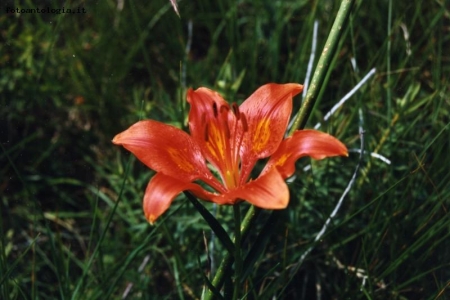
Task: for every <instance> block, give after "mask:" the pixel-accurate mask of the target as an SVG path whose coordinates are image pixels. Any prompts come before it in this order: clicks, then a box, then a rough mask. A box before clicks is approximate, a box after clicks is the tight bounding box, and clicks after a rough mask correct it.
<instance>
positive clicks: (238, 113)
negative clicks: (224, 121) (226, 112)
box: [231, 102, 241, 121]
mask: <svg viewBox="0 0 450 300" xmlns="http://www.w3.org/2000/svg"><path fill="white" fill-rule="evenodd" d="M231 108H232V109H233V113H234V115H235V116H236V119H237V120H238V121H239V119H240V118H241V113H240V111H239V106H238V105H237V104H236V102H233V104H231Z"/></svg>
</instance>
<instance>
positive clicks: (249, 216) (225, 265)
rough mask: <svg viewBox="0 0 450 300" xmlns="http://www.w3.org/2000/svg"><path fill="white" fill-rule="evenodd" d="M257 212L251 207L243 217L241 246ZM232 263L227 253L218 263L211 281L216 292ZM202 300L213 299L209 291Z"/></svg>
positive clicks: (229, 254)
mask: <svg viewBox="0 0 450 300" xmlns="http://www.w3.org/2000/svg"><path fill="white" fill-rule="evenodd" d="M259 211H260V209H258V208H255V207H254V206H251V207H250V208H249V210H248V211H247V213H246V214H245V217H244V219H243V220H242V222H241V229H240V231H241V245H242V241H244V240H245V238H246V237H247V234H248V232H249V230H250V228H251V226H252V224H253V221H254V220H255V219H256V217H257V216H258V213H259ZM234 242H235V243H236V240H234ZM233 262H234V257H233V254H231V253H230V252H227V253H226V254H225V257H224V258H223V259H222V262H221V263H220V266H219V268H218V269H217V273H216V275H215V276H214V279H213V281H212V284H213V286H215V287H216V288H217V289H218V290H220V289H221V288H222V285H223V283H224V281H225V276H229V271H230V268H231V265H232V264H233ZM203 299H204V300H211V299H214V294H213V293H212V292H211V291H208V292H207V293H206V295H205V297H204V298H203Z"/></svg>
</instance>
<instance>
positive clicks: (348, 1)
mask: <svg viewBox="0 0 450 300" xmlns="http://www.w3.org/2000/svg"><path fill="white" fill-rule="evenodd" d="M354 2H355V0H342V2H341V6H340V7H339V11H338V13H337V15H336V19H335V20H334V24H333V27H332V28H331V32H330V34H329V36H328V39H327V41H326V43H325V46H324V47H323V51H322V54H321V55H320V58H319V62H318V63H317V67H316V69H315V71H314V75H313V78H312V80H311V84H310V86H309V89H308V91H307V93H306V97H305V101H304V102H303V104H302V107H301V108H300V111H299V113H298V114H297V117H296V118H295V121H294V125H293V126H292V128H291V131H290V132H289V135H292V134H293V133H294V131H296V130H297V129H303V128H305V125H306V121H308V117H309V115H310V114H311V111H312V108H313V107H314V104H315V102H316V100H317V96H318V95H319V92H320V88H321V87H322V83H323V81H324V78H325V76H326V74H327V72H328V68H329V66H330V63H331V60H332V59H333V56H334V54H335V52H336V48H337V45H338V42H339V38H340V36H341V33H342V31H343V29H344V28H345V27H344V24H345V22H346V20H347V19H348V16H349V15H350V11H351V8H352V6H353V3H354Z"/></svg>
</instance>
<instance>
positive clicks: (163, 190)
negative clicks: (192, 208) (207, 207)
mask: <svg viewBox="0 0 450 300" xmlns="http://www.w3.org/2000/svg"><path fill="white" fill-rule="evenodd" d="M186 190H189V191H191V192H193V193H194V194H195V195H196V196H197V197H199V198H202V199H205V200H206V199H209V198H211V197H212V196H214V195H215V194H212V193H209V192H207V191H205V190H204V189H203V188H202V187H200V186H199V185H197V184H195V183H191V182H186V181H182V180H179V179H177V178H174V177H172V176H167V175H165V174H163V173H156V174H155V175H154V176H153V177H152V179H151V180H150V182H149V183H148V185H147V189H146V190H145V195H144V202H143V207H144V214H145V218H146V219H147V220H148V221H149V222H150V223H151V224H153V223H154V222H155V221H156V219H158V218H159V216H161V215H162V214H163V213H164V212H165V211H166V210H167V209H168V208H169V206H170V204H171V203H172V201H173V199H175V197H176V196H177V195H178V194H180V193H181V192H182V191H186ZM219 204H223V203H219Z"/></svg>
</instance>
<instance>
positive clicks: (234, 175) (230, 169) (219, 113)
mask: <svg viewBox="0 0 450 300" xmlns="http://www.w3.org/2000/svg"><path fill="white" fill-rule="evenodd" d="M205 119H206V117H205ZM247 131H248V125H247V119H246V117H245V115H244V114H243V113H241V112H240V111H239V107H238V106H237V105H236V103H233V104H232V106H231V109H230V107H229V106H228V105H221V106H220V107H217V104H216V103H215V102H214V103H213V105H212V115H210V116H209V118H208V120H205V124H204V139H205V144H206V148H207V149H208V153H209V154H210V158H211V159H210V160H211V161H210V162H211V163H212V164H213V165H214V166H215V167H216V168H217V169H218V171H219V173H220V175H221V178H222V182H223V184H224V185H225V187H226V188H227V189H233V188H235V187H237V186H238V185H239V179H240V161H241V158H240V149H241V145H242V141H243V138H244V134H245V133H246V132H247Z"/></svg>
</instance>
